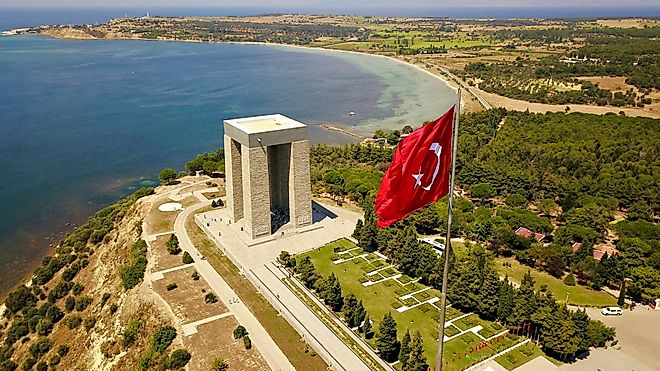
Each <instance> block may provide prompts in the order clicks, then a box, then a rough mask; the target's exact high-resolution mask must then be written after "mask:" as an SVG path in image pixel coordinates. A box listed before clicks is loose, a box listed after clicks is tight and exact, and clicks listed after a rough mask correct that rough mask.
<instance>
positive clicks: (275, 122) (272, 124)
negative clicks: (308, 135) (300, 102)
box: [225, 114, 307, 134]
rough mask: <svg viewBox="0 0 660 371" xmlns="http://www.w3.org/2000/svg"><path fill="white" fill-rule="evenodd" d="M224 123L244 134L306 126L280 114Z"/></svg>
mask: <svg viewBox="0 0 660 371" xmlns="http://www.w3.org/2000/svg"><path fill="white" fill-rule="evenodd" d="M225 123H226V124H228V125H231V126H233V127H235V128H236V129H238V130H240V131H242V132H244V133H246V134H258V133H267V132H272V131H280V130H286V129H295V128H304V127H306V126H307V125H305V124H303V123H302V122H298V121H296V120H294V119H291V118H289V117H286V116H284V115H281V114H274V115H266V116H254V117H244V118H238V119H232V120H225Z"/></svg>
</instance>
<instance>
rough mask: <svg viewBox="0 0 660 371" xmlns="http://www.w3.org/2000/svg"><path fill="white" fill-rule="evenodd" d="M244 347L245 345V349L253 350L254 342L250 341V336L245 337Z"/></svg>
mask: <svg viewBox="0 0 660 371" xmlns="http://www.w3.org/2000/svg"><path fill="white" fill-rule="evenodd" d="M243 345H245V349H250V348H252V340H250V337H249V336H247V335H245V336H243Z"/></svg>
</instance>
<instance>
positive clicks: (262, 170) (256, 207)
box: [243, 147, 271, 239]
mask: <svg viewBox="0 0 660 371" xmlns="http://www.w3.org/2000/svg"><path fill="white" fill-rule="evenodd" d="M243 174H245V175H244V176H243V216H244V218H245V227H244V228H245V231H247V233H248V234H249V235H250V237H251V238H253V239H254V238H257V237H260V236H264V235H270V232H271V230H270V215H271V212H270V187H269V181H268V180H269V178H268V149H267V148H266V147H263V148H262V147H256V148H244V151H243Z"/></svg>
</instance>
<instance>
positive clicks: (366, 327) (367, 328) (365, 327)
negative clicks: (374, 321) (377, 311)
mask: <svg viewBox="0 0 660 371" xmlns="http://www.w3.org/2000/svg"><path fill="white" fill-rule="evenodd" d="M362 332H363V333H364V338H365V339H371V337H372V336H373V332H372V331H371V319H370V318H369V314H368V313H366V314H365V316H364V323H363V324H362Z"/></svg>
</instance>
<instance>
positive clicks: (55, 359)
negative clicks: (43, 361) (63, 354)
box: [48, 354, 61, 366]
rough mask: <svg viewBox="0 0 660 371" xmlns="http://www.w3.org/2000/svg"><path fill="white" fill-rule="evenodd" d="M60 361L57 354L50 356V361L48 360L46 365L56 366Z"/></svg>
mask: <svg viewBox="0 0 660 371" xmlns="http://www.w3.org/2000/svg"><path fill="white" fill-rule="evenodd" d="M60 361H61V359H60V356H58V355H57V354H53V355H52V356H50V359H49V360H48V364H49V365H51V366H56V365H59V364H60Z"/></svg>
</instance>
